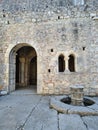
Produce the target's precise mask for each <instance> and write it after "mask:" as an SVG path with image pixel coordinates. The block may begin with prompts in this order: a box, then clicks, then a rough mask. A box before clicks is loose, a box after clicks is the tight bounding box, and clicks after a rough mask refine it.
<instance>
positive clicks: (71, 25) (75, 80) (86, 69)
mask: <svg viewBox="0 0 98 130" xmlns="http://www.w3.org/2000/svg"><path fill="white" fill-rule="evenodd" d="M0 2H1V4H0V10H1V11H0V85H2V86H3V89H5V90H7V91H9V79H10V75H9V55H10V52H11V50H13V48H14V47H16V46H17V47H19V46H21V45H22V44H23V45H24V43H26V44H28V45H30V46H32V47H34V49H35V50H36V53H37V64H38V66H37V69H38V72H37V75H38V77H37V92H38V93H42V94H69V93H70V91H69V86H70V85H73V84H82V85H84V86H85V89H84V90H85V94H86V95H98V68H97V67H98V65H97V64H98V63H97V62H98V58H97V57H98V49H97V48H98V47H97V45H98V44H97V43H98V36H97V35H98V17H97V16H98V2H97V1H95V0H87V1H86V2H85V1H84V5H77V6H74V3H73V2H72V1H67V2H66V1H62V2H63V3H62V2H60V1H57V0H55V1H54V2H53V1H51V2H52V3H51V2H49V1H48V0H47V1H45V2H43V4H42V1H40V2H38V3H36V2H34V5H33V3H32V4H31V3H30V1H28V2H27V1H26V0H25V1H24V3H23V4H22V3H19V2H18V0H17V1H13V2H10V1H9V3H6V4H5V1H4V0H3V1H0ZM15 2H16V3H15ZM31 6H32V7H31ZM44 7H45V8H44ZM60 54H63V55H64V57H65V68H66V69H68V68H67V65H68V63H67V62H68V58H69V55H70V54H73V55H74V56H75V72H70V71H68V70H67V71H66V69H65V72H59V71H58V57H59V55H60Z"/></svg>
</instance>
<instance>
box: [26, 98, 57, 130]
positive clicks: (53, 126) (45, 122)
mask: <svg viewBox="0 0 98 130" xmlns="http://www.w3.org/2000/svg"><path fill="white" fill-rule="evenodd" d="M24 130H58V120H57V112H56V111H55V110H53V109H49V97H43V99H42V100H41V102H40V103H39V104H38V106H37V107H36V108H35V110H34V111H33V112H32V114H31V116H30V118H29V120H28V121H27V122H26V124H25V126H24Z"/></svg>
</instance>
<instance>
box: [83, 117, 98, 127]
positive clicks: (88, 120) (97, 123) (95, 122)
mask: <svg viewBox="0 0 98 130" xmlns="http://www.w3.org/2000/svg"><path fill="white" fill-rule="evenodd" d="M82 119H83V121H84V122H85V124H86V126H87V130H98V116H84V117H82Z"/></svg>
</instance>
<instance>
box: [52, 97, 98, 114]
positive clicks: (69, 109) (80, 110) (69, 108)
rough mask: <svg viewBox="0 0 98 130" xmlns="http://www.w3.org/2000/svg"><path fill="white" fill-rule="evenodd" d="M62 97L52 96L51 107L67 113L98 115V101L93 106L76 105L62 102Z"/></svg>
mask: <svg viewBox="0 0 98 130" xmlns="http://www.w3.org/2000/svg"><path fill="white" fill-rule="evenodd" d="M61 99H62V97H61V96H60V97H59V96H58V98H57V97H56V98H55V97H54V98H53V97H52V98H50V107H51V108H53V109H55V110H57V111H58V112H61V113H65V114H79V115H81V116H88V115H98V105H97V104H96V102H95V104H94V105H92V106H74V105H71V104H65V103H62V102H61ZM90 99H91V98H90Z"/></svg>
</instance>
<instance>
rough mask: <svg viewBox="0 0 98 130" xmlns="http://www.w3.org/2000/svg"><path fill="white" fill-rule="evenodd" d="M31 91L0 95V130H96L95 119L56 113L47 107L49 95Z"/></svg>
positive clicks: (96, 117) (96, 119)
mask: <svg viewBox="0 0 98 130" xmlns="http://www.w3.org/2000/svg"><path fill="white" fill-rule="evenodd" d="M32 91H33V90H26V89H25V90H20V91H19V90H18V91H15V92H13V93H11V94H10V95H7V96H0V130H90V129H92V130H97V128H98V116H84V117H80V116H79V115H75V114H73V115H72V114H60V113H57V112H56V111H55V110H53V109H50V108H49V96H40V95H36V93H35V91H34V92H32ZM60 97H64V96H60ZM60 97H57V96H56V97H55V99H60ZM95 100H98V98H97V97H96V98H95ZM86 127H87V129H85V128H86Z"/></svg>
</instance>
